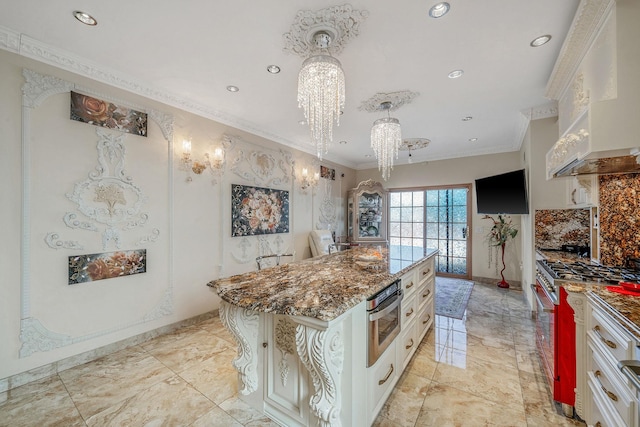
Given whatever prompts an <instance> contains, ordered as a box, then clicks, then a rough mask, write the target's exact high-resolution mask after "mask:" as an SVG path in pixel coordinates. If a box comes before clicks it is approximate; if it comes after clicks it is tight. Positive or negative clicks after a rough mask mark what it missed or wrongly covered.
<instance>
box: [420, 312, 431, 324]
mask: <svg viewBox="0 0 640 427" xmlns="http://www.w3.org/2000/svg"><path fill="white" fill-rule="evenodd" d="M429 320H431V315H430V314H427V318H426V319H424V320H423V321H422V324H423V325H426V324H427V323H429Z"/></svg>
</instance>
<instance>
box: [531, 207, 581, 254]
mask: <svg viewBox="0 0 640 427" xmlns="http://www.w3.org/2000/svg"><path fill="white" fill-rule="evenodd" d="M534 220H535V242H536V247H537V248H541V249H560V248H561V246H562V245H578V246H588V245H589V237H590V234H589V209H541V210H536V212H535V219H534Z"/></svg>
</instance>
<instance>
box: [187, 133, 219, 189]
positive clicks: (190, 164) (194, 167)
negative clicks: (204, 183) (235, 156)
mask: <svg viewBox="0 0 640 427" xmlns="http://www.w3.org/2000/svg"><path fill="white" fill-rule="evenodd" d="M204 157H205V160H204V161H202V162H201V161H199V160H193V159H192V158H191V140H190V139H188V140H187V139H185V140H183V141H182V157H181V159H180V163H181V168H180V169H181V170H183V171H185V172H187V174H188V176H187V182H191V181H193V178H192V177H191V172H193V173H194V174H196V175H200V174H202V172H204V170H205V169H207V168H209V169H210V170H211V174H212V175H213V176H214V177H220V176H222V174H223V172H224V171H223V169H224V149H223V148H220V147H217V148H216V149H215V150H214V152H213V155H209V153H205V154H204ZM213 183H214V184H216V183H217V181H216V180H215V179H214V180H213Z"/></svg>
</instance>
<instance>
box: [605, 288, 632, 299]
mask: <svg viewBox="0 0 640 427" xmlns="http://www.w3.org/2000/svg"><path fill="white" fill-rule="evenodd" d="M607 290H608V291H611V292H617V293H619V294H622V295H633V296H634V297H640V292H633V291H628V290H626V289H624V288H623V287H622V286H607Z"/></svg>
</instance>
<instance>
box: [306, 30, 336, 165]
mask: <svg viewBox="0 0 640 427" xmlns="http://www.w3.org/2000/svg"><path fill="white" fill-rule="evenodd" d="M313 41H314V43H315V45H316V47H317V48H319V49H324V50H326V49H328V47H329V45H330V44H331V35H330V34H329V33H328V32H326V31H318V32H316V33H315V34H314V35H313ZM298 107H302V108H303V109H304V117H305V119H306V121H307V123H308V124H309V128H310V130H311V142H312V143H313V144H314V145H315V146H316V151H317V155H318V158H319V159H320V160H322V155H323V154H326V153H327V152H328V150H329V143H331V141H332V140H333V122H335V123H336V125H338V126H339V125H340V114H342V111H343V110H344V72H343V71H342V66H341V65H340V61H338V60H337V59H335V58H334V57H332V56H329V55H325V54H319V55H313V56H311V57H309V58H307V59H306V60H305V61H304V62H303V63H302V69H301V70H300V74H299V75H298Z"/></svg>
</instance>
